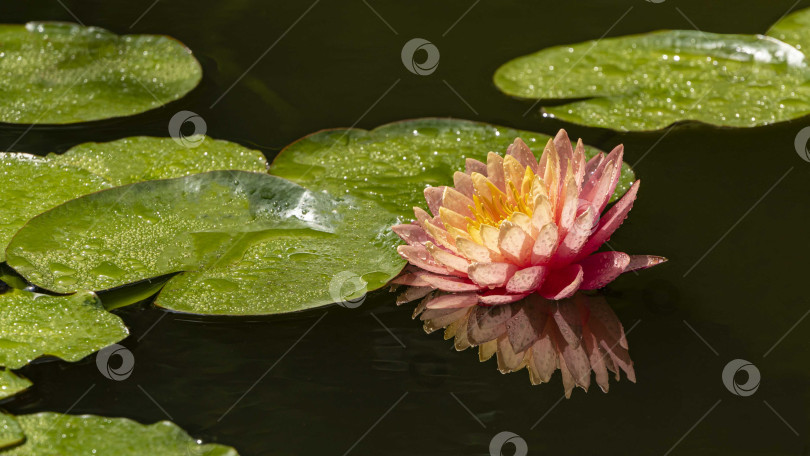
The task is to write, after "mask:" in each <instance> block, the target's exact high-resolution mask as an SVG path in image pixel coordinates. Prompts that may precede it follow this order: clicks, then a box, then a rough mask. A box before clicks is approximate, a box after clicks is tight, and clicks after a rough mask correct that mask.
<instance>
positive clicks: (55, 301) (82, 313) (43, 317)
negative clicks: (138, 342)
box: [0, 290, 129, 369]
mask: <svg viewBox="0 0 810 456" xmlns="http://www.w3.org/2000/svg"><path fill="white" fill-rule="evenodd" d="M128 334H129V331H128V330H127V328H126V326H124V322H123V321H121V319H120V318H118V317H117V316H115V315H113V314H111V313H109V312H107V311H106V310H104V308H103V307H102V306H101V303H100V302H99V300H98V298H97V297H96V296H95V295H94V294H93V293H89V292H82V293H78V294H75V295H72V296H46V295H37V294H35V293H32V292H30V291H24V290H14V291H11V292H9V293H5V294H2V295H0V366H5V367H7V368H9V369H18V368H20V367H22V366H25V365H26V364H28V363H29V362H30V361H32V360H34V359H36V358H39V357H40V356H56V357H59V358H62V359H64V360H65V361H78V360H80V359H82V358H84V357H85V356H87V355H89V354H91V353H93V352H95V351H97V350H100V349H102V348H104V347H106V346H108V345H111V344H114V343H116V342H118V341H120V340H122V339H124V338H125V337H127V335H128Z"/></svg>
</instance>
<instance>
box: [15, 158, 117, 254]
mask: <svg viewBox="0 0 810 456" xmlns="http://www.w3.org/2000/svg"><path fill="white" fill-rule="evenodd" d="M0 174H2V178H3V185H2V186H0V201H2V204H0V261H4V260H5V258H6V253H5V250H6V249H5V247H6V246H7V245H8V243H9V241H10V240H11V237H12V236H14V233H16V232H17V230H19V229H20V228H21V227H22V226H23V225H24V224H25V222H27V221H28V220H29V219H30V218H31V217H33V216H35V215H37V214H40V213H42V212H43V211H46V210H48V209H51V208H52V207H55V206H58V205H59V204H62V203H64V202H65V201H68V200H71V199H73V198H76V197H78V196H81V195H85V194H87V193H91V192H95V191H98V190H101V189H103V188H107V187H109V185H108V184H107V183H106V182H104V180H103V179H101V178H100V177H98V176H96V175H94V174H92V173H90V172H88V171H85V170H82V169H77V168H74V167H72V166H67V165H63V164H61V163H56V162H54V161H53V160H49V159H47V158H42V157H37V156H34V155H29V154H21V153H5V152H4V153H0Z"/></svg>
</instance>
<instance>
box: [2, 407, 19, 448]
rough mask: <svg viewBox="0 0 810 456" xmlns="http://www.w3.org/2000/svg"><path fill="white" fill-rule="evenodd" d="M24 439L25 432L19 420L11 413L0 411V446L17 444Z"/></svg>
mask: <svg viewBox="0 0 810 456" xmlns="http://www.w3.org/2000/svg"><path fill="white" fill-rule="evenodd" d="M24 439H25V434H23V430H22V428H20V424H19V423H18V422H17V420H16V419H14V417H13V416H11V415H7V414H5V413H2V412H0V448H6V447H9V446H12V445H16V444H18V443H20V442H22V441H23V440H24ZM0 453H2V452H0Z"/></svg>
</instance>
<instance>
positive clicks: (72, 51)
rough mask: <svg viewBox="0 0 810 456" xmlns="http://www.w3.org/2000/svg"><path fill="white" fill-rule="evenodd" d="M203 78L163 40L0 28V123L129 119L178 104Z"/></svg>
mask: <svg viewBox="0 0 810 456" xmlns="http://www.w3.org/2000/svg"><path fill="white" fill-rule="evenodd" d="M201 78H202V69H201V67H200V64H199V63H198V62H197V60H196V59H195V58H194V57H193V56H192V55H191V51H190V50H189V49H188V48H186V47H185V46H184V45H183V44H182V43H180V42H179V41H177V40H174V39H172V38H170V37H167V36H156V35H125V36H119V35H116V34H114V33H112V32H109V31H107V30H104V29H101V28H98V27H85V26H81V25H77V24H70V23H44V22H29V23H28V24H25V25H0V121H1V122H8V123H29V124H68V123H75V122H86V121H90V120H98V119H107V118H110V117H119V116H129V115H133V114H138V113H141V112H144V111H147V110H149V109H152V108H156V107H158V106H161V105H164V104H166V103H168V102H170V101H173V100H176V99H178V98H180V97H182V96H183V95H185V94H186V93H188V92H189V91H191V90H192V89H193V88H194V87H195V86H196V85H197V84H198V83H199V82H200V79H201Z"/></svg>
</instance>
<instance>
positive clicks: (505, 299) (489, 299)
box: [478, 292, 528, 306]
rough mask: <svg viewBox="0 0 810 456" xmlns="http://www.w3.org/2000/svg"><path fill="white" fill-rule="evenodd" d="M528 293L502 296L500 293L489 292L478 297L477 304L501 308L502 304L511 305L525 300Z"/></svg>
mask: <svg viewBox="0 0 810 456" xmlns="http://www.w3.org/2000/svg"><path fill="white" fill-rule="evenodd" d="M527 295H528V293H522V294H503V293H500V292H497V293H496V292H491V293H484V294H480V295H478V302H479V303H481V304H483V305H486V306H501V305H504V304H511V303H513V302H516V301H520V300H521V299H523V298H525V297H526V296H527Z"/></svg>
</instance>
